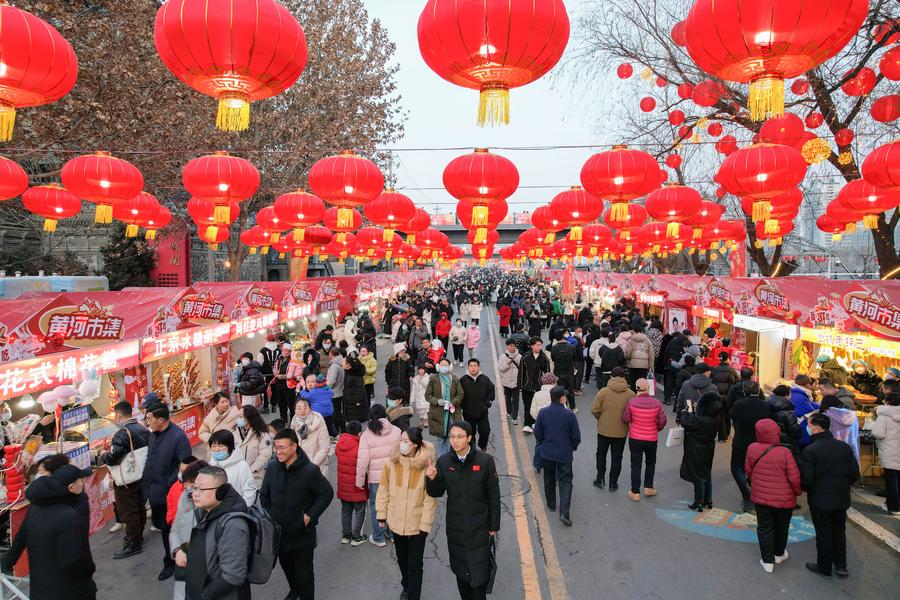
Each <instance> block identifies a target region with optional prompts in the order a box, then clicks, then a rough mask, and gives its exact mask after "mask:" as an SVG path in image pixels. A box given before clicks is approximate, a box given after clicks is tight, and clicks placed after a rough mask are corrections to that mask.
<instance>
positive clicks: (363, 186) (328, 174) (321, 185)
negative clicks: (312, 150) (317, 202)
mask: <svg viewBox="0 0 900 600" xmlns="http://www.w3.org/2000/svg"><path fill="white" fill-rule="evenodd" d="M309 187H310V190H312V193H313V194H315V195H317V196H319V197H320V198H322V199H323V200H324V201H325V202H327V203H328V204H331V205H332V206H335V207H337V210H336V211H335V212H336V213H337V214H336V216H335V220H334V225H335V226H333V227H331V228H332V229H334V230H335V231H352V230H353V229H356V227H354V228H352V229H348V228H349V227H350V226H351V225H352V224H353V222H354V219H355V217H354V215H353V213H354V212H356V211H354V210H353V209H354V208H356V207H360V206H364V205H366V204H368V203H369V202H371V201H372V200H374V199H375V198H376V197H378V195H379V194H380V193H381V192H382V190H383V189H384V175H383V174H382V173H381V169H379V168H378V167H377V166H376V165H375V163H373V162H372V161H370V160H369V159H367V158H363V157H361V156H358V155H357V154H355V153H354V152H353V151H352V150H344V151H343V152H341V153H340V154H338V155H337V156H329V157H327V158H323V159H321V160H319V161H317V162H316V163H315V164H314V165H313V166H312V168H311V169H310V170H309ZM356 215H357V216H358V215H359V213H358V212H356ZM357 227H359V226H358V225H357Z"/></svg>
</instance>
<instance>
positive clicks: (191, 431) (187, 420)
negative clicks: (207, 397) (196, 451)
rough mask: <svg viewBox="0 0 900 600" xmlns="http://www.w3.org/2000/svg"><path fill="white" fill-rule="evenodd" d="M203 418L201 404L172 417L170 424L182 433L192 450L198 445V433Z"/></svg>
mask: <svg viewBox="0 0 900 600" xmlns="http://www.w3.org/2000/svg"><path fill="white" fill-rule="evenodd" d="M203 416H204V415H203V405H202V404H195V405H194V406H192V407H190V408H186V409H184V410H182V411H180V412H176V413H174V414H173V415H172V424H173V425H177V426H178V427H180V428H181V429H182V431H184V433H185V435H187V438H188V441H189V442H190V443H191V447H192V448H193V447H194V446H196V445H197V444H199V443H200V435H199V432H200V424H201V423H202V422H203Z"/></svg>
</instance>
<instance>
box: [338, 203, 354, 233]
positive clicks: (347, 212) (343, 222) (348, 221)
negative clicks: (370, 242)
mask: <svg viewBox="0 0 900 600" xmlns="http://www.w3.org/2000/svg"><path fill="white" fill-rule="evenodd" d="M335 229H353V209H352V208H345V207H343V206H341V207H338V211H337V227H335Z"/></svg>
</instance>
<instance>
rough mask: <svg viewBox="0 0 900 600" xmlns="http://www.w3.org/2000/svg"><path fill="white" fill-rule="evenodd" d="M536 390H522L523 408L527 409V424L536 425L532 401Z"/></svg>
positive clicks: (528, 425)
mask: <svg viewBox="0 0 900 600" xmlns="http://www.w3.org/2000/svg"><path fill="white" fill-rule="evenodd" d="M534 394H535V392H532V391H529V390H522V410H524V411H525V426H526V427H534V417H532V416H531V401H532V400H534Z"/></svg>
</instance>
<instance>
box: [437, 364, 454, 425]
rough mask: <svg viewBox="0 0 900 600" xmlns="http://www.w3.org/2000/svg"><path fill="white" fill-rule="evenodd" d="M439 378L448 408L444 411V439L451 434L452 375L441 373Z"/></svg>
mask: <svg viewBox="0 0 900 600" xmlns="http://www.w3.org/2000/svg"><path fill="white" fill-rule="evenodd" d="M438 377H439V378H440V380H441V391H442V395H443V398H444V402H445V403H446V404H445V406H447V408H445V409H444V437H447V435H448V434H449V433H450V408H449V406H450V384H451V383H452V380H451V379H450V375H449V374H447V373H440V374H438Z"/></svg>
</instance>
